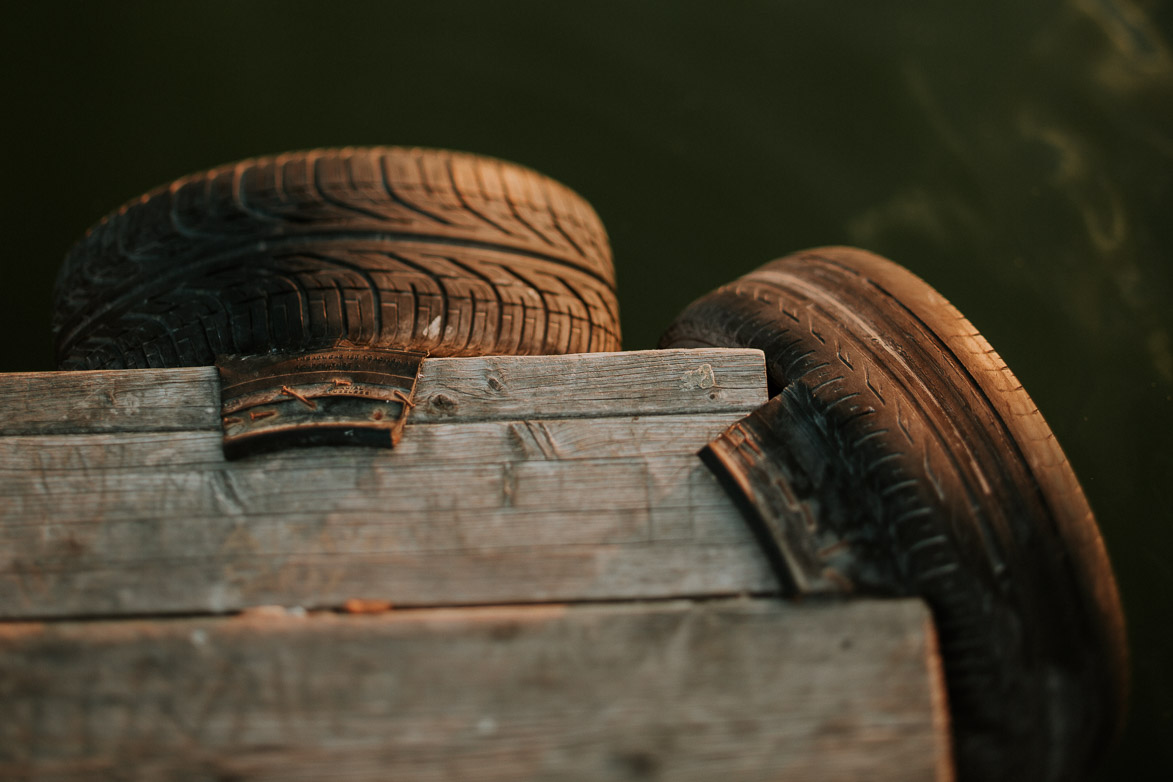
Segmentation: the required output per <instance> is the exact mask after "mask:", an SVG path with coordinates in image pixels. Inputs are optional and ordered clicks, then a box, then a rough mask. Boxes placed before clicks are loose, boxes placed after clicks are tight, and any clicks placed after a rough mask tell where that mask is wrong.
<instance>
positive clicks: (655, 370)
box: [0, 348, 766, 435]
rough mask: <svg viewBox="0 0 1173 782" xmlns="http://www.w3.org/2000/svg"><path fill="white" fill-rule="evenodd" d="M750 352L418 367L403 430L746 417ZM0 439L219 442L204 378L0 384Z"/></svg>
mask: <svg viewBox="0 0 1173 782" xmlns="http://www.w3.org/2000/svg"><path fill="white" fill-rule="evenodd" d="M765 401H766V375H765V362H764V358H763V356H762V353H761V351H758V350H742V349H732V348H705V349H699V350H644V351H628V352H622V353H579V354H573V355H565V356H486V357H473V358H432V359H425V361H424V363H423V369H422V371H421V374H420V377H419V385H418V386H417V388H416V402H417V403H416V406H415V408H414V409H413V410H412V413H411V417H410V421H411V422H412V423H438V422H447V421H473V420H490V419H498V420H501V419H518V418H521V419H542V418H567V417H578V418H595V417H614V416H623V415H671V414H688V413H710V412H728V411H738V410H744V411H748V410H752V409H753V408H754V407H757V406H758V405H760V404H762V403H763V402H765ZM0 409H3V410H4V414H5V417H4V421H3V422H2V423H0V434H4V435H37V434H71V433H97V432H121V431H139V432H147V431H190V430H219V429H220V415H219V378H218V376H217V374H216V370H215V368H214V367H187V368H180V369H127V370H99V371H90V372H34V373H28V372H24V373H12V374H3V375H0Z"/></svg>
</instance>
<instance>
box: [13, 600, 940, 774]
mask: <svg viewBox="0 0 1173 782" xmlns="http://www.w3.org/2000/svg"><path fill="white" fill-rule="evenodd" d="M932 656H933V640H932V630H931V627H930V625H929V621H928V616H927V613H926V611H925V609H924V607H923V606H922V605H921V604H920V603H919V602H916V601H890V602H868V601H860V602H853V603H840V604H833V603H832V604H827V603H824V604H818V603H808V604H806V605H800V606H790V605H783V604H779V603H774V602H765V601H731V602H727V601H719V602H715V603H713V602H710V603H706V604H690V603H687V602H674V603H668V604H663V603H661V604H652V605H647V604H642V605H624V606H605V607H604V606H580V607H570V608H567V607H559V606H543V607H531V608H491V609H472V610H470V609H464V610H454V609H446V610H427V611H405V612H395V611H393V612H390V613H386V614H381V615H375V616H362V617H354V616H349V617H348V616H338V615H313V614H311V615H309V616H305V617H301V618H297V617H293V616H288V615H286V616H278V617H274V616H263V615H262V616H257V615H253V616H249V615H245V616H243V617H237V618H223V619H177V620H171V621H159V620H156V621H118V622H90V623H85V622H82V623H78V622H57V623H52V624H44V625H42V624H0V777H2V778H5V779H56V780H81V779H92V778H94V777H108V776H114V775H117V776H118V778H120V779H158V778H178V777H182V778H184V779H193V780H200V779H209V780H222V779H235V780H268V779H272V780H281V781H282V782H287V781H288V780H298V779H307V780H308V779H314V780H317V779H355V780H368V779H369V780H385V779H405V780H421V781H426V780H448V779H461V780H509V781H510V782H514V781H516V780H529V779H567V780H580V779H581V780H598V779H664V780H678V781H680V782H686V781H687V780H703V781H704V782H709V780H712V779H722V780H728V781H729V782H734V781H739V780H767V779H819V780H856V779H871V780H897V779H899V780H908V781H911V780H944V779H949V778H950V776H949V768H948V764H949V749H948V739H947V734H946V731H945V730H944V723H945V719H944V715H943V714H942V712H941V709H942V708H943V707H942V702H943V699H942V698H941V697H940V687H941V683H940V681H939V676H938V675H937V673H936V671H935V666H934V665H933V664H931V662H930V660H931V658H932Z"/></svg>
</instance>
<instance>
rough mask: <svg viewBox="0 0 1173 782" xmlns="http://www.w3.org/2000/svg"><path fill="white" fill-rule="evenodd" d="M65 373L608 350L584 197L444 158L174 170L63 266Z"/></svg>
mask: <svg viewBox="0 0 1173 782" xmlns="http://www.w3.org/2000/svg"><path fill="white" fill-rule="evenodd" d="M53 324H54V325H53V328H54V336H55V342H56V350H57V361H58V365H59V366H60V368H62V369H121V368H134V367H174V366H194V365H206V364H211V363H213V362H214V361H215V358H216V356H218V355H225V354H260V353H267V352H270V351H299V350H305V349H309V348H313V347H318V346H327V347H328V346H330V345H332V344H335V343H338V342H349V343H353V344H357V345H370V346H379V347H392V348H405V349H412V350H424V351H428V353H429V354H431V355H434V356H466V355H485V354H521V355H530V354H545V353H575V352H588V351H611V350H618V349H619V345H620V331H619V322H618V305H617V300H616V295H615V275H614V269H613V267H612V263H611V251H610V247H609V245H608V242H607V236H606V233H605V232H604V230H603V227H602V224H601V223H600V222H599V219H598V217H597V216H596V215H595V213H594V211H593V210H592V209H591V207H590V206H589V205H588V204H587V203H586V202H585V201H584V200H583V199H582V198H580V197H579V196H577V195H576V194H574V193H573V192H571V191H570V190H569V189H567V188H566V187H564V186H562V185H560V184H558V183H556V182H554V181H552V180H550V179H548V178H546V177H544V176H542V175H540V174H537V173H535V172H533V171H530V170H529V169H526V168H522V167H520V166H516V165H513V164H510V163H506V162H502V161H498V160H493V159H490V158H484V157H479V156H475V155H470V154H462V153H457V152H447V151H441V150H425V149H400V148H393V147H389V148H370V149H341V150H315V151H310V152H296V153H289V154H284V155H278V156H276V157H263V158H256V159H253V160H245V161H242V162H240V163H236V164H234V165H228V166H222V167H219V168H215V169H212V170H210V171H206V172H203V173H200V174H195V175H192V176H188V177H185V178H183V179H180V180H178V181H176V182H174V183H172V184H170V185H167V186H164V187H160V188H158V189H156V190H153V191H151V192H150V193H147V194H146V195H144V196H142V197H141V198H139V199H137V200H135V201H132V202H130V203H128V204H126V205H125V206H123V207H122V208H121V209H119V210H118V211H117V212H114V213H113V214H111V215H109V216H107V217H106V218H105V219H104V220H102V221H101V222H100V223H98V224H97V225H96V226H94V227H93V228H91V229H90V230H89V232H88V233H87V234H86V235H85V237H84V238H83V239H82V240H81V241H79V242H78V243H77V245H76V246H75V247H74V248H73V249H72V250H71V252H70V253H69V255H68V256H67V258H66V260H65V264H64V266H63V268H62V270H61V273H60V275H59V277H58V281H57V288H56V294H55V309H54V320H53Z"/></svg>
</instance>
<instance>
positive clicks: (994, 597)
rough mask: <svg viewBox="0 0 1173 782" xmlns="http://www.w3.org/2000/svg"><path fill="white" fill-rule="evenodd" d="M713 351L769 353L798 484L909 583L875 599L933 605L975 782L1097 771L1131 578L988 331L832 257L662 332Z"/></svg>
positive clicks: (813, 255)
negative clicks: (902, 598)
mask: <svg viewBox="0 0 1173 782" xmlns="http://www.w3.org/2000/svg"><path fill="white" fill-rule="evenodd" d="M701 346H724V347H750V348H760V349H761V350H763V351H764V352H765V356H766V365H767V373H768V378H769V383H770V386H771V394H772V395H776V396H774V397H773V400H772V402H771V404H777V405H782V406H785V407H786V408H788V409H787V410H786V412H785V414H784V415H782V416H779V417H778V418H777V419H776V420H783V419H785V420H788V421H792V422H799V423H797V424H796V425H794V427H793V428H792V429H788V430H787V431H778V432H773V433H772V435H773V436H776V437H777V438H778V439H779V440H780V441H781V450H780V452H783V453H788V454H791V455H792V459H793V464H791V465H789V466H788V469H791V470H792V472H796V473H801V474H800V475H798V476H797V477H796V479H795V485H794V486H792V487H790V489H789V490H793V491H795V492H796V493H797V494H798V495H800V496H802V497H804V498H805V503H806V504H807V505H808V506H809V507H810V508H811V512H812V513H813V515H814V517H815V519H816V522H817V523H818V524H819V525H822V526H830V527H838V528H839V531H840V532H842V533H843V534H844V536H845V538H846V539H847V540H848V541H850V542H852V545H855V544H856V543H858V548H859V551H860V556H865V557H873V558H874V557H876V556H877V553H876V552H877V551H879V552H880V553H879V556H880V557H883V558H884V559H885V560H886V562H884V563H882V564H883V567H881V568H879V569H878V570H873V571H872V572H885V571H886V572H888V573H891V574H893V578H894V579H895V582H896V583H895V584H889V585H888V586H887V588H885V585H883V584H867V583H863V584H858V585H857V586H859V587H860V588H861V590H863V591H867V590H868V589H872V590H873V591H879V592H887V593H889V594H891V593H892V592H895V593H897V594H912V595H920V596H922V597H924V598H925V600H926V601H927V602H928V603H929V605H930V606H931V608H932V610H933V612H934V617H935V621H936V625H937V629H938V633H939V639H940V644H941V653H942V658H943V660H944V663H945V671H946V680H947V683H948V691H949V697H950V702H951V714H952V719H953V723H954V736H955V750H956V757H957V766H958V772H959V777H960V778H961V779H963V780H976V779H998V780H1011V779H1013V780H1032V781H1038V780H1059V779H1076V778H1081V777H1083V776H1085V775H1086V774H1087V773H1088V772H1089V771H1090V768H1091V766H1092V764H1093V763H1094V761H1095V759H1096V758H1097V757H1098V756H1099V755H1100V754H1101V753H1102V751H1103V750H1104V749H1105V746H1106V744H1108V743H1110V740H1111V738H1112V737H1113V735H1114V734H1115V732H1116V730H1117V729H1118V728H1119V725H1120V723H1121V721H1122V719H1123V713H1124V706H1125V701H1126V695H1127V689H1128V687H1127V680H1128V674H1127V671H1128V661H1127V644H1126V639H1125V631H1124V619H1123V613H1122V611H1121V607H1120V601H1119V596H1118V594H1117V589H1116V583H1115V579H1114V577H1113V574H1112V570H1111V566H1110V564H1109V561H1108V558H1107V554H1106V552H1105V549H1104V546H1103V543H1102V541H1101V538H1100V535H1099V531H1098V530H1097V528H1096V524H1095V520H1094V518H1093V517H1092V513H1091V510H1090V508H1089V507H1088V504H1087V501H1086V499H1085V498H1084V494H1083V491H1082V490H1081V489H1080V486H1079V483H1078V482H1077V480H1076V478H1075V475H1074V473H1073V472H1072V470H1071V468H1070V466H1069V464H1068V462H1067V460H1066V458H1065V457H1064V455H1063V452H1062V451H1061V450H1060V448H1059V445H1058V443H1057V442H1056V440H1055V438H1054V436H1053V435H1052V433H1051V431H1050V429H1049V428H1048V426H1047V424H1046V422H1045V421H1044V420H1043V418H1042V416H1041V415H1040V413H1039V411H1038V409H1037V408H1036V407H1035V405H1034V404H1033V403H1032V402H1031V400H1030V398H1029V397H1028V396H1027V394H1026V392H1025V391H1024V390H1023V389H1022V386H1021V385H1020V384H1019V383H1018V382H1017V380H1016V379H1015V378H1014V375H1012V374H1011V372H1010V370H1009V369H1007V367H1006V365H1005V364H1004V363H1003V362H1002V360H1001V359H1000V358H999V357H998V355H997V354H996V353H994V351H993V349H992V348H991V347H990V346H989V344H988V343H987V342H986V341H985V340H984V339H983V338H982V337H981V336H980V335H979V334H978V333H977V331H976V330H975V329H974V328H973V326H971V325H970V324H969V322H968V321H967V320H966V319H965V318H964V317H963V316H962V315H961V314H960V313H959V312H958V311H957V310H956V309H954V308H953V307H952V306H951V305H950V304H949V303H948V302H947V301H946V300H945V299H944V297H942V296H941V295H940V294H938V293H937V292H936V291H934V290H933V289H932V288H931V287H929V285H927V284H926V283H925V282H923V281H922V280H920V279H919V278H917V277H915V276H914V275H912V274H911V273H909V272H908V271H906V270H905V269H903V268H901V267H899V266H897V265H895V264H893V263H891V262H890V261H887V260H885V259H883V258H880V257H879V256H876V255H873V254H871V253H867V252H864V251H862V250H856V249H852V248H842V247H829V248H821V249H815V250H809V251H806V252H801V253H797V254H794V255H791V256H788V257H786V258H782V259H779V260H776V261H773V262H771V263H768V264H766V265H765V266H763V267H761V268H760V269H758V270H756V271H754V272H752V273H750V274H748V275H746V276H744V277H742V278H741V279H739V280H737V281H735V282H733V283H731V284H730V285H727V286H725V287H723V288H720V289H718V290H717V291H715V292H714V293H712V294H710V295H708V296H705V297H703V298H702V299H700V300H698V301H697V302H695V303H694V304H692V305H691V306H689V307H688V308H687V309H685V310H684V312H683V313H682V314H681V316H680V317H679V318H678V319H677V321H676V322H675V323H674V324H673V325H672V326H671V327H670V329H669V330H668V332H667V333H666V334H665V336H664V338H663V339H662V341H661V347H701ZM774 400H776V402H775V401H774ZM799 430H801V431H799ZM845 492H846V495H847V500H844V493H845ZM845 507H846V508H847V509H846V510H845ZM844 528H846V529H844Z"/></svg>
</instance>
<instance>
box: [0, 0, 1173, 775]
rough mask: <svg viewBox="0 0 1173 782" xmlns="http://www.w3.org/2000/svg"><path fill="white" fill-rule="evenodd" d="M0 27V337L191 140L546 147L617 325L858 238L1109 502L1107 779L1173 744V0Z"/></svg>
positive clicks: (3, 362)
mask: <svg viewBox="0 0 1173 782" xmlns="http://www.w3.org/2000/svg"><path fill="white" fill-rule="evenodd" d="M6 28H7V29H6V33H7V35H6V36H5V37H6V40H5V43H4V46H3V47H0V61H2V62H3V68H4V71H3V73H4V77H5V78H4V83H5V90H4V98H3V104H0V105H2V106H3V119H2V120H0V121H2V123H3V124H2V125H0V127H3V134H4V137H5V139H6V141H7V144H6V145H5V150H6V153H5V155H4V157H3V159H2V160H3V162H2V163H0V167H2V171H3V175H4V176H3V181H4V187H3V190H2V191H0V192H2V193H3V196H2V197H3V199H4V209H3V212H2V214H3V215H4V221H3V226H4V239H5V245H4V252H5V261H4V265H3V270H4V284H3V285H2V286H0V320H2V321H3V323H2V327H3V330H4V333H5V334H7V335H12V336H11V338H9V339H8V340H7V341H6V342H5V344H3V346H0V371H13V370H48V369H51V368H52V356H51V349H50V338H49V308H50V291H51V286H52V281H53V277H54V274H55V272H56V268H57V265H58V264H59V262H60V259H61V257H62V256H63V255H64V253H65V251H66V249H67V248H68V246H69V245H70V244H71V243H72V241H73V240H74V239H75V238H77V237H78V236H79V235H80V234H81V233H82V231H84V229H85V228H86V226H87V225H88V224H90V223H91V222H93V221H95V220H96V219H97V218H99V217H100V216H101V215H102V214H103V213H105V212H107V211H109V210H110V209H112V208H114V207H116V206H117V205H118V204H120V203H121V202H122V201H124V200H126V199H128V198H131V197H133V196H135V195H137V194H139V193H140V192H142V191H144V190H146V189H148V188H150V187H152V186H154V185H156V184H160V183H162V182H165V181H167V180H170V179H172V178H175V177H177V176H180V175H182V174H185V173H188V172H190V171H194V170H198V169H201V168H205V167H208V166H211V165H215V164H218V163H223V162H228V161H232V160H236V159H239V158H242V157H247V156H250V155H254V154H260V153H266V152H277V151H282V150H287V149H298V148H306V147H314V146H324V145H347V144H419V145H426V146H440V147H452V148H457V149H465V150H470V151H475V152H482V153H487V154H492V155H496V156H499V157H504V158H508V159H512V160H516V161H518V162H521V163H525V164H527V165H530V166H532V167H534V168H537V169H538V170H541V171H543V172H545V173H547V174H550V175H551V176H554V177H556V178H558V179H560V180H562V181H563V182H565V183H567V184H569V185H570V186H571V187H573V188H575V189H576V190H578V191H579V192H581V193H582V194H583V195H585V196H586V197H587V198H588V199H589V200H591V201H592V202H593V203H594V204H595V206H596V208H597V209H598V211H599V213H600V214H601V215H602V217H603V220H604V222H605V223H606V224H607V226H608V228H609V230H610V232H611V237H612V243H613V246H614V249H615V257H616V265H617V267H618V271H619V275H620V294H621V304H622V308H623V309H622V315H623V321H624V328H625V332H626V340H625V342H626V346H627V347H629V348H645V347H650V346H652V345H653V343H654V342H655V340H656V338H657V336H658V335H659V332H660V331H661V330H662V329H663V328H664V327H665V326H666V325H667V324H668V323H669V322H670V320H671V319H672V317H673V316H674V314H675V313H676V312H677V311H678V310H679V309H680V308H681V307H682V306H684V304H686V303H687V302H688V301H690V300H691V299H692V298H694V297H696V296H698V295H699V294H701V293H703V292H705V291H707V290H709V289H711V288H713V287H715V286H716V285H718V284H720V283H722V282H725V281H728V280H729V279H731V278H733V277H734V276H737V275H738V274H741V273H743V272H745V271H748V270H749V269H751V268H753V267H754V266H757V265H758V264H760V263H762V262H764V261H766V260H769V259H770V258H772V257H776V256H778V255H782V254H785V253H787V252H789V251H792V250H796V249H800V248H803V247H807V246H812V245H818V244H828V243H849V244H857V245H860V246H863V247H867V248H869V249H872V250H875V251H877V252H880V253H882V254H884V255H887V256H889V257H891V258H893V259H894V260H897V261H899V262H901V263H903V264H905V265H906V266H908V267H909V268H911V269H912V270H913V271H915V272H916V273H918V274H920V275H921V276H923V277H925V278H926V279H927V280H928V281H929V282H931V283H932V284H933V285H935V286H936V287H937V288H938V289H939V290H941V291H942V292H943V293H945V295H947V296H948V297H949V298H950V299H952V300H953V301H954V303H955V304H957V305H958V306H959V307H960V308H961V310H962V311H963V312H965V313H966V314H967V315H968V316H969V317H970V319H971V320H972V321H973V322H974V323H975V324H976V325H977V326H978V328H980V329H981V330H982V331H983V332H984V333H985V334H986V336H987V337H988V338H989V339H990V341H991V342H992V343H993V344H994V346H995V347H997V348H998V350H999V351H1000V352H1001V353H1002V355H1003V357H1004V358H1005V359H1006V360H1007V362H1008V363H1009V364H1010V366H1011V367H1012V368H1013V369H1014V370H1015V372H1016V373H1017V374H1018V376H1019V378H1020V379H1021V380H1022V381H1023V383H1024V384H1025V385H1026V387H1027V389H1028V390H1029V391H1030V392H1031V394H1032V395H1033V396H1034V398H1035V401H1036V402H1037V403H1038V404H1039V406H1040V407H1041V408H1042V410H1043V412H1044V413H1045V414H1046V416H1047V418H1048V420H1049V421H1050V423H1051V425H1052V427H1053V428H1054V430H1055V432H1056V434H1057V435H1058V437H1059V439H1060V441H1061V442H1062V443H1063V445H1064V447H1065V448H1066V450H1067V452H1068V455H1069V456H1070V458H1071V460H1072V462H1073V463H1074V465H1075V468H1076V471H1077V473H1078V474H1079V475H1080V477H1081V479H1082V481H1083V483H1084V486H1085V488H1086V490H1087V492H1088V495H1089V498H1090V500H1091V502H1092V505H1093V507H1094V508H1095V509H1096V511H1097V514H1098V517H1099V519H1100V523H1101V526H1102V528H1103V531H1104V534H1105V537H1106V539H1107V542H1108V546H1109V550H1110V552H1111V553H1112V555H1113V558H1114V560H1115V562H1116V566H1117V571H1118V575H1119V578H1120V582H1121V586H1122V589H1123V592H1124V597H1125V604H1126V609H1127V611H1128V614H1129V618H1130V623H1131V633H1132V642H1133V650H1134V656H1135V698H1134V709H1133V714H1132V718H1131V724H1130V727H1129V730H1128V733H1127V734H1126V736H1125V738H1124V742H1123V744H1122V745H1121V747H1120V749H1118V750H1117V751H1116V753H1115V754H1114V755H1113V756H1112V757H1111V758H1110V759H1109V762H1108V766H1107V768H1106V769H1105V771H1104V773H1103V779H1117V778H1121V777H1122V776H1123V775H1124V774H1126V773H1127V774H1129V775H1131V776H1132V777H1133V778H1149V777H1152V778H1164V776H1165V774H1166V773H1168V772H1169V771H1170V770H1173V741H1170V737H1173V674H1171V672H1170V664H1171V663H1173V629H1171V627H1170V623H1171V622H1173V606H1171V603H1173V600H1171V596H1173V567H1171V566H1170V564H1169V563H1170V560H1171V559H1173V511H1171V510H1170V507H1171V505H1173V489H1171V486H1173V453H1171V448H1170V446H1169V441H1170V439H1171V437H1173V310H1171V308H1173V57H1171V54H1170V48H1169V40H1170V29H1171V28H1173V4H1171V3H1163V2H1155V1H1152V0H1148V1H1146V0H1062V1H1060V0H1040V1H1039V2H1028V1H1027V0H984V1H982V2H975V1H974V0H954V1H953V2H927V1H925V2H921V1H920V0H917V1H915V2H885V3H880V2H862V1H861V2H822V3H816V2H806V3H798V2H772V3H766V2H728V1H727V2H722V3H707V4H706V3H699V2H666V1H660V2H636V1H635V0H628V1H627V2H601V1H598V0H595V1H593V2H577V1H576V2H569V1H568V0H563V1H562V2H554V1H553V0H547V1H546V2H532V3H520V2H501V3H491V2H483V3H482V2H459V3H444V2H421V3H418V4H405V3H392V2H387V3H335V4H332V5H330V6H327V5H326V4H309V3H289V2H253V3H248V4H244V3H229V2H205V3H201V4H199V5H194V4H174V3H152V4H138V5H136V7H134V8H133V9H130V7H129V6H123V5H122V4H113V3H105V4H104V3H86V4H81V3H78V4H68V5H67V4H64V3H38V4H32V3H27V4H22V6H21V8H20V10H17V11H9V12H8V17H7V25H6Z"/></svg>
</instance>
